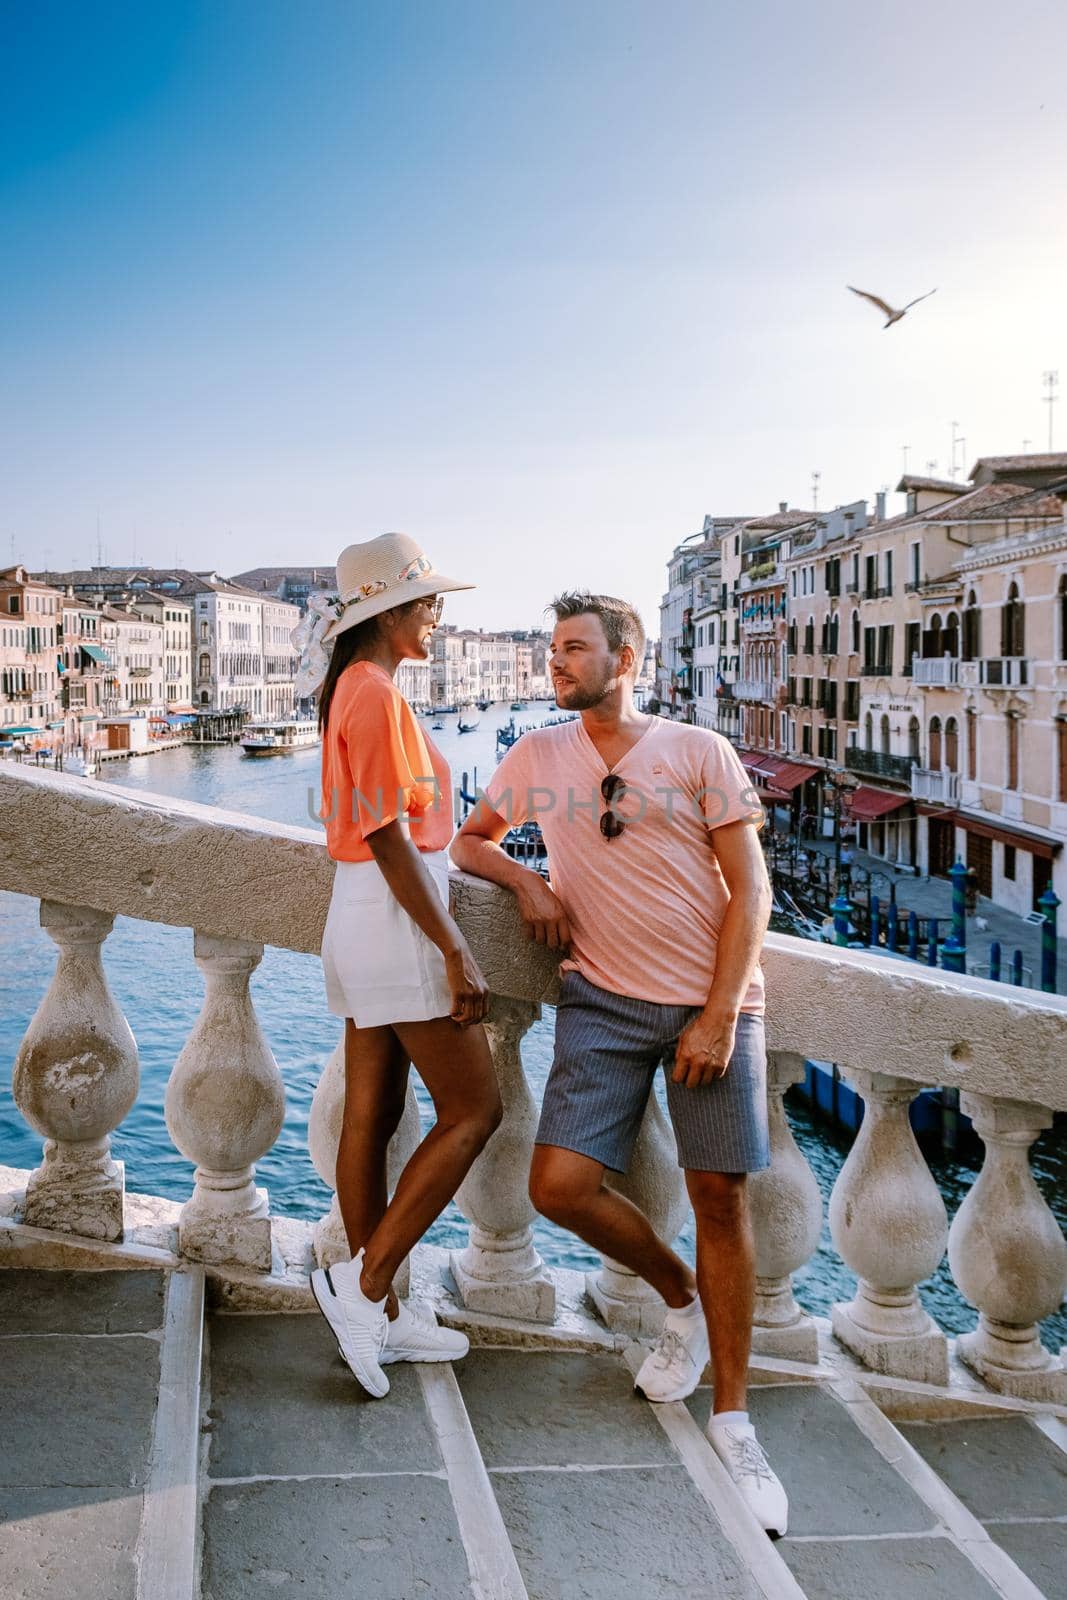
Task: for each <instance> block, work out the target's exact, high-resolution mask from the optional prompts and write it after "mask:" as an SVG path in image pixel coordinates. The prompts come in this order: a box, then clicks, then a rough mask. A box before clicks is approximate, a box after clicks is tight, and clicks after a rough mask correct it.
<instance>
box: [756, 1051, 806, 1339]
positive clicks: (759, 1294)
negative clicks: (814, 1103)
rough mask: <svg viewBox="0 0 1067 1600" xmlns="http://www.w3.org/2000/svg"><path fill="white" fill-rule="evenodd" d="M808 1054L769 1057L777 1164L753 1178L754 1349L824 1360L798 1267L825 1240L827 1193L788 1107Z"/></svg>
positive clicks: (777, 1053) (770, 1112)
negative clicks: (797, 1292)
mask: <svg viewBox="0 0 1067 1600" xmlns="http://www.w3.org/2000/svg"><path fill="white" fill-rule="evenodd" d="M804 1076H805V1070H804V1057H803V1056H801V1055H795V1054H793V1053H792V1052H789V1051H784V1050H774V1051H771V1052H770V1054H769V1055H768V1057H767V1112H768V1120H769V1123H770V1142H771V1164H770V1166H769V1167H767V1168H766V1170H765V1171H763V1172H755V1173H753V1174H752V1176H751V1177H750V1178H749V1180H748V1185H749V1187H748V1192H749V1203H750V1205H751V1208H752V1226H753V1230H754V1232H755V1236H756V1315H755V1324H754V1327H753V1330H752V1348H753V1350H757V1351H759V1352H760V1354H761V1355H773V1356H783V1357H785V1358H786V1359H788V1360H792V1361H817V1360H818V1359H819V1335H818V1330H817V1328H816V1326H815V1322H814V1320H813V1318H811V1317H810V1316H808V1315H807V1314H806V1312H804V1311H802V1310H801V1308H800V1306H799V1305H798V1304H797V1302H796V1299H795V1297H794V1295H793V1279H792V1274H793V1273H794V1272H796V1271H797V1269H798V1268H799V1267H802V1266H803V1265H804V1263H805V1262H806V1261H808V1260H809V1259H810V1258H811V1256H813V1255H814V1253H815V1251H816V1250H817V1249H818V1246H819V1233H820V1231H821V1229H822V1195H821V1194H820V1192H819V1185H818V1181H817V1179H816V1177H815V1174H814V1172H812V1170H811V1167H810V1166H809V1165H808V1162H807V1160H806V1159H805V1157H804V1156H803V1155H802V1154H801V1151H800V1147H799V1146H798V1144H797V1142H796V1140H795V1139H794V1137H793V1130H792V1128H791V1127H790V1126H789V1118H788V1117H787V1116H786V1110H785V1093H786V1090H787V1089H788V1088H789V1086H790V1084H793V1083H803V1081H804Z"/></svg>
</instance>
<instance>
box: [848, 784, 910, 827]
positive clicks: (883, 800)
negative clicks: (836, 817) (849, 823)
mask: <svg viewBox="0 0 1067 1600" xmlns="http://www.w3.org/2000/svg"><path fill="white" fill-rule="evenodd" d="M910 801H911V795H910V794H889V793H888V791H887V790H885V789H868V788H867V787H866V786H865V785H864V784H861V785H860V787H859V788H858V789H853V791H852V800H851V804H850V805H849V814H850V815H851V817H852V820H853V822H874V820H875V819H876V818H877V817H884V816H885V815H886V814H887V813H888V812H890V811H898V810H899V809H900V807H901V806H906V805H908V804H909V803H910Z"/></svg>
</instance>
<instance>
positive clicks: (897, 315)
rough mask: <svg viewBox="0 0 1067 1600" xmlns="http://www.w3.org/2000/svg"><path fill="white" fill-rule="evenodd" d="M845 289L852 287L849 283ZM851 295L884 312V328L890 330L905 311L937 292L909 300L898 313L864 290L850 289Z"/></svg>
mask: <svg viewBox="0 0 1067 1600" xmlns="http://www.w3.org/2000/svg"><path fill="white" fill-rule="evenodd" d="M845 287H846V288H848V289H852V285H851V284H850V283H849V284H846V286H845ZM852 293H853V294H858V295H859V297H860V299H861V300H869V301H870V302H871V305H872V306H877V307H878V309H879V311H884V312H885V314H886V316H887V317H888V318H889V321H888V322H887V323H886V324H885V326H886V327H887V328H891V327H892V326H893V324H894V322H899V321H900V319H901V317H902V316H903V315H904V312H905V311H910V310H911V308H912V306H917V305H918V304H919V301H920V300H929V298H930V296H931V295H932V294H936V293H937V290H936V289H928V290H927V291H926V293H925V294H918V295H916V296H915V299H914V300H909V301H908V303H907V305H906V306H904V307H903V308H902V309H901V310H900V311H894V310H893V307H892V306H890V305H887V304H886V302H885V301H884V300H881V299H879V297H878V296H877V295H876V294H868V293H867V291H866V289H852Z"/></svg>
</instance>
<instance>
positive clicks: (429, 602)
mask: <svg viewBox="0 0 1067 1600" xmlns="http://www.w3.org/2000/svg"><path fill="white" fill-rule="evenodd" d="M418 603H419V605H420V606H425V607H426V609H427V611H428V612H429V613H430V615H431V617H432V618H433V621H434V627H436V626H437V624H438V623H439V622H440V620H441V614H442V612H443V611H444V609H445V597H444V595H443V594H429V595H424V596H423V598H422V599H421V600H420V601H419V602H418Z"/></svg>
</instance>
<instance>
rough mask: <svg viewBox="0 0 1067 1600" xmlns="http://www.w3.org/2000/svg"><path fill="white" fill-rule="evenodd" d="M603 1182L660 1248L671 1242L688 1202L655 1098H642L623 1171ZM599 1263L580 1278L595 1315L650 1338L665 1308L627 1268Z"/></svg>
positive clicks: (675, 1151) (670, 1136) (618, 1328)
mask: <svg viewBox="0 0 1067 1600" xmlns="http://www.w3.org/2000/svg"><path fill="white" fill-rule="evenodd" d="M607 1182H608V1185H609V1186H610V1187H611V1188H612V1189H617V1190H618V1192H619V1193H620V1194H624V1195H625V1196H626V1197H627V1199H628V1200H632V1201H633V1203H634V1205H635V1206H638V1207H640V1209H641V1210H642V1211H643V1212H644V1214H645V1216H646V1217H647V1218H648V1220H649V1221H650V1222H651V1224H652V1226H653V1227H654V1228H655V1230H656V1232H657V1233H658V1234H659V1236H660V1238H661V1239H662V1240H664V1242H665V1243H666V1244H671V1243H672V1242H673V1240H674V1238H675V1236H676V1235H677V1233H678V1230H679V1228H680V1227H681V1226H682V1223H683V1222H684V1220H685V1216H686V1212H687V1211H688V1209H689V1198H688V1195H687V1194H686V1189H685V1181H684V1179H683V1177H682V1172H681V1168H680V1167H679V1166H678V1146H677V1144H676V1143H675V1139H674V1133H673V1131H672V1130H671V1126H670V1124H669V1123H668V1121H667V1119H666V1117H665V1116H664V1114H663V1112H662V1110H661V1109H660V1104H659V1101H658V1100H657V1099H656V1096H655V1094H650V1095H649V1097H648V1105H647V1106H646V1107H645V1115H644V1119H643V1121H642V1123H641V1129H640V1132H639V1133H638V1135H637V1143H636V1144H635V1145H634V1153H633V1157H632V1159H631V1161H630V1170H629V1172H627V1173H626V1174H625V1175H621V1174H619V1173H615V1172H609V1173H608V1174H607ZM603 1259H604V1264H603V1266H602V1267H601V1268H600V1270H599V1272H590V1273H588V1274H587V1275H586V1288H587V1289H588V1291H589V1294H590V1296H591V1298H592V1300H593V1304H594V1305H595V1306H596V1308H597V1310H598V1311H599V1312H600V1315H601V1316H602V1317H603V1319H604V1321H605V1322H606V1323H607V1325H608V1327H609V1328H611V1329H613V1330H614V1331H615V1332H617V1333H628V1334H632V1335H633V1336H634V1337H635V1338H646V1337H652V1338H655V1336H656V1335H657V1334H658V1333H659V1332H660V1329H661V1328H662V1326H663V1317H664V1313H665V1312H666V1309H667V1308H666V1306H665V1305H664V1303H663V1300H662V1299H661V1297H660V1296H659V1295H658V1294H657V1293H656V1291H655V1289H653V1288H652V1287H651V1286H650V1285H649V1284H647V1283H645V1281H644V1279H643V1278H639V1277H638V1276H637V1274H636V1273H634V1272H631V1271H630V1269H629V1267H624V1266H622V1265H621V1264H620V1263H619V1262H617V1261H612V1260H610V1259H609V1258H608V1257H607V1256H605V1257H604V1258H603Z"/></svg>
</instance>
